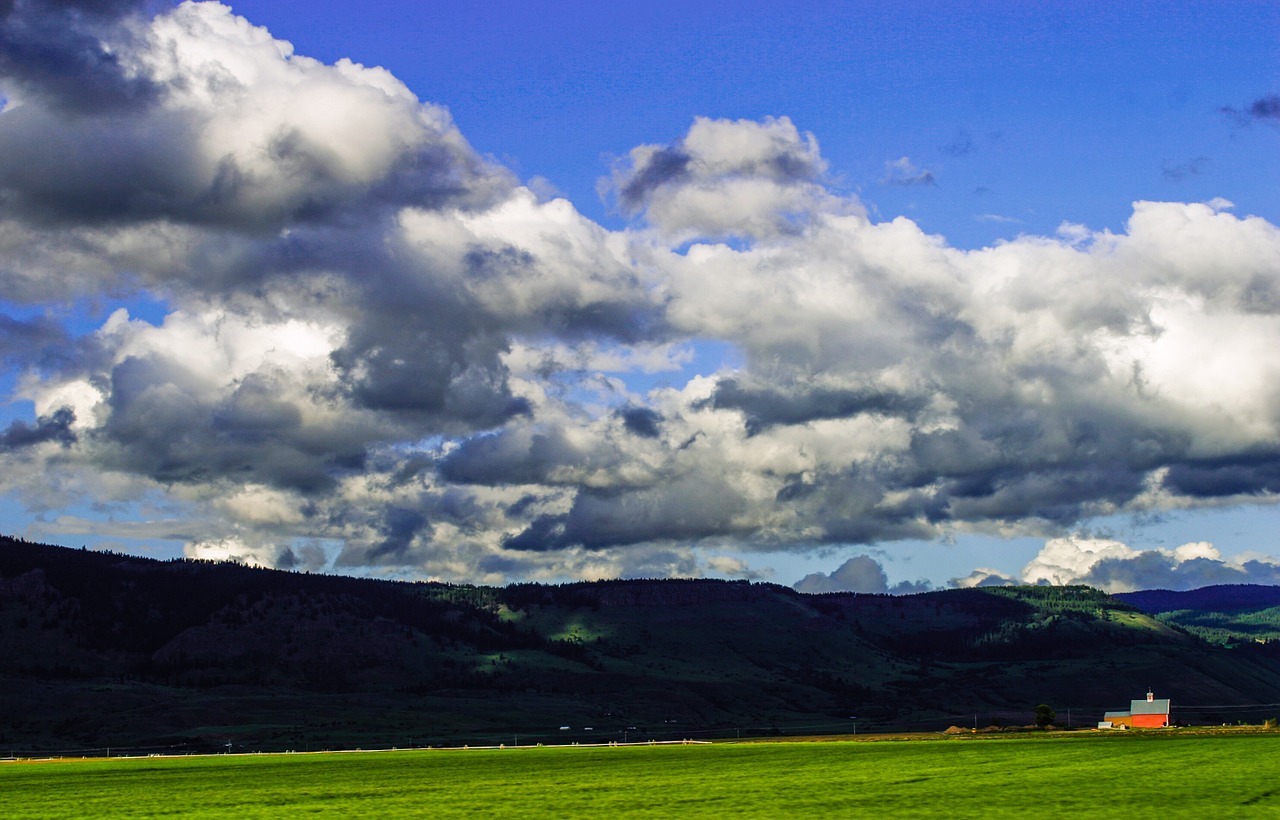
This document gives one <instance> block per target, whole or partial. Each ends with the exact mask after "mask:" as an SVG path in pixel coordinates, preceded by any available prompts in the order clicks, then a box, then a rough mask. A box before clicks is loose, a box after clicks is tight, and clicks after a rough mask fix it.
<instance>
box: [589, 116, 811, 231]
mask: <svg viewBox="0 0 1280 820" xmlns="http://www.w3.org/2000/svg"><path fill="white" fill-rule="evenodd" d="M826 170H827V165H826V162H825V160H823V159H822V156H821V154H820V153H819V150H818V141H817V139H816V138H815V137H814V136H813V134H808V133H806V134H801V133H800V131H799V130H798V129H797V128H796V126H795V125H794V124H793V123H792V122H791V120H790V119H788V118H787V117H777V118H767V119H765V120H763V121H760V122H755V121H751V120H715V119H709V118H705V117H698V118H697V119H696V120H695V121H694V123H693V125H692V127H690V129H689V131H688V133H686V134H685V135H684V137H682V138H681V139H680V140H678V141H676V142H675V143H673V144H671V145H643V146H640V147H638V148H635V149H633V150H632V151H631V153H630V155H629V156H628V157H627V159H626V161H625V162H623V163H622V164H621V165H620V166H619V167H618V168H616V169H615V171H614V175H613V180H612V189H613V190H614V191H615V192H616V196H617V200H618V204H619V205H620V206H621V207H622V209H623V211H624V212H626V213H630V214H643V215H644V216H645V218H646V219H647V220H648V221H649V222H650V223H651V224H652V225H654V226H655V227H656V228H658V229H659V230H661V231H662V232H663V233H664V234H666V235H667V236H669V237H671V238H673V239H675V240H676V241H677V242H680V241H686V240H688V239H691V238H694V237H699V236H700V237H711V238H715V237H728V236H738V237H757V238H759V237H769V236H773V235H777V234H779V233H781V234H787V233H794V232H796V231H798V230H800V228H801V227H802V226H803V224H804V223H805V221H806V219H807V217H808V215H809V214H811V213H812V212H813V211H814V210H815V208H817V207H819V206H820V205H822V204H824V203H827V202H828V196H827V194H826V191H825V189H824V188H823V186H822V182H823V179H824V177H825V175H826Z"/></svg>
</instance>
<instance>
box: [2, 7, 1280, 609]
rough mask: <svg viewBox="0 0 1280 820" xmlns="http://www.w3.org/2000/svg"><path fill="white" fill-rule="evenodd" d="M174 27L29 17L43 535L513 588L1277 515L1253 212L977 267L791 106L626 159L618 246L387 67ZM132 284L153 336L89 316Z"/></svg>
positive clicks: (1215, 210)
mask: <svg viewBox="0 0 1280 820" xmlns="http://www.w3.org/2000/svg"><path fill="white" fill-rule="evenodd" d="M147 8H148V7H145V6H143V5H140V4H134V3H127V2H119V3H111V2H107V3H89V2H81V3H76V2H68V3H59V4H36V3H25V2H20V1H19V2H13V3H9V4H8V5H5V6H3V7H2V9H0V14H2V15H3V29H2V34H0V36H3V37H4V38H5V40H4V42H5V44H7V45H9V46H12V47H11V48H6V49H4V50H3V54H4V57H3V59H2V60H0V92H2V93H3V94H4V95H5V97H6V99H8V100H9V104H8V105H7V106H6V107H5V108H4V110H3V111H0V292H3V293H5V295H6V298H7V299H9V300H10V302H11V303H20V305H21V311H16V310H15V311H13V315H12V316H4V317H0V360H2V361H3V362H4V363H5V365H6V367H8V368H9V370H8V374H9V375H10V376H11V377H12V378H11V379H10V381H9V382H6V383H10V384H12V385H13V387H12V398H15V399H23V400H28V401H30V402H31V403H32V405H34V408H35V413H34V415H33V417H32V418H31V419H30V420H25V421H20V422H14V423H12V424H11V425H10V426H9V427H8V428H6V429H5V430H4V431H3V432H0V436H3V439H2V441H3V446H0V492H4V493H6V494H9V495H10V496H12V497H16V498H19V499H21V501H22V503H24V504H25V505H26V506H27V508H28V509H30V510H33V511H35V510H38V511H40V512H42V513H46V514H47V515H46V521H63V522H64V524H65V526H66V527H71V528H81V529H83V528H85V527H92V526H97V527H98V528H99V530H100V533H101V534H102V535H112V534H113V532H111V531H112V530H114V531H116V532H114V534H116V535H119V536H122V537H123V536H125V535H127V533H126V532H125V530H127V529H128V526H129V522H128V521H126V520H125V519H126V518H127V517H128V515H130V514H136V515H139V516H141V515H142V514H143V513H141V512H139V507H138V505H143V504H145V505H147V507H146V514H147V515H150V514H152V513H155V516H154V520H155V521H158V522H178V521H180V522H182V523H181V525H180V526H179V525H177V524H173V523H163V524H160V523H157V524H156V525H155V526H156V527H157V528H158V529H154V530H149V531H153V532H164V533H168V534H169V535H172V536H175V537H181V538H182V539H183V540H184V541H185V542H187V543H188V544H190V545H191V547H190V549H191V550H192V554H193V555H201V556H228V557H229V556H239V557H240V559H241V560H249V561H256V562H261V563H272V564H276V565H281V566H283V565H289V566H307V567H312V566H319V565H320V563H324V562H328V563H327V564H326V565H327V566H332V567H338V568H341V569H343V570H349V571H370V572H386V573H402V574H406V575H408V574H411V575H414V576H416V577H433V578H444V579H450V580H470V581H483V582H501V581H503V580H509V579H516V578H538V579H563V578H572V577H606V576H609V575H623V576H653V575H667V574H697V573H700V572H706V571H715V572H720V573H722V574H738V575H742V574H744V573H747V572H749V570H748V569H746V568H744V567H738V566H736V565H733V564H732V563H731V562H728V561H725V560H721V559H716V560H714V561H712V560H711V559H708V558H706V557H705V556H706V555H711V556H713V557H714V556H716V555H721V556H722V557H723V552H724V551H725V550H732V551H733V552H734V553H735V554H741V553H742V551H744V550H745V551H750V550H777V549H795V550H811V549H815V548H819V547H824V546H830V545H847V544H880V543H887V542H891V541H894V540H896V539H907V538H911V539H920V538H924V539H927V538H935V537H939V536H941V535H944V534H948V533H954V532H957V531H979V532H1021V533H1024V534H1025V533H1039V534H1044V535H1051V534H1057V533H1061V532H1063V531H1066V530H1067V529H1068V528H1069V527H1071V526H1072V525H1074V524H1076V523H1077V522H1080V521H1083V520H1086V519H1088V518H1090V517H1093V516H1096V515H1100V514H1111V513H1115V512H1121V511H1144V510H1158V509H1161V508H1165V507H1188V506H1195V505H1197V504H1221V503H1241V502H1249V501H1259V500H1269V499H1272V498H1273V497H1274V496H1275V495H1276V494H1277V492H1280V447H1278V446H1277V444H1276V442H1277V441H1280V390H1278V389H1277V387H1276V385H1280V344H1277V342H1278V341H1280V230H1278V229H1277V228H1276V226H1275V225H1273V224H1271V223H1270V222H1268V221H1266V220H1264V219H1261V218H1258V217H1253V216H1248V215H1236V214H1234V213H1232V208H1231V206H1230V203H1227V202H1225V201H1223V200H1214V201H1212V202H1208V203H1156V202H1139V203H1136V204H1135V205H1134V206H1133V211H1132V215H1131V217H1130V219H1129V220H1128V222H1127V224H1126V225H1125V227H1124V229H1123V230H1121V231H1119V232H1110V231H1091V230H1089V229H1088V228H1086V227H1083V226H1070V225H1068V226H1064V228H1063V229H1062V230H1061V231H1059V233H1058V234H1056V235H1054V236H1043V237H1042V236H1022V237H1019V238H1018V239H1016V240H1013V241H1010V242H1005V243H1002V244H1000V245H997V246H995V247H990V248H982V249H978V250H972V251H963V250H959V249H956V248H953V247H950V246H949V245H948V244H947V242H946V241H945V239H944V238H942V237H938V236H932V235H929V234H926V233H925V232H924V231H922V230H921V229H920V228H919V226H918V225H916V224H915V223H913V222H912V221H910V220H908V219H904V218H898V219H894V220H891V221H887V222H873V221H872V220H871V219H870V218H869V217H868V215H867V213H866V211H865V209H864V208H863V207H862V206H861V205H860V203H859V202H858V200H857V199H856V198H855V197H852V196H849V195H846V194H843V193H841V192H840V191H839V190H837V188H836V186H834V185H833V184H832V182H831V180H830V179H829V178H828V168H827V163H826V160H825V159H824V158H823V157H822V154H821V151H820V149H819V144H818V141H817V138H816V137H815V136H814V135H812V134H809V133H807V132H804V131H802V130H801V129H800V128H798V127H797V125H796V124H795V123H793V122H792V121H791V120H789V119H787V118H786V117H782V116H779V117H774V118H766V119H763V120H760V121H751V120H721V119H710V118H697V119H695V120H694V121H693V123H692V124H691V125H690V127H689V129H688V131H687V132H686V133H685V134H683V135H681V136H678V137H677V138H675V139H673V140H671V141H670V142H668V143H666V144H652V145H644V146H640V147H638V148H636V149H634V150H633V151H632V152H631V153H630V154H628V155H627V157H625V158H624V159H623V160H622V161H621V162H620V163H619V164H618V166H617V167H616V168H614V169H613V174H612V176H611V178H610V179H609V181H608V182H607V183H606V185H607V187H608V188H609V189H610V190H611V191H612V192H613V196H614V198H615V201H616V204H617V206H618V207H619V209H620V210H621V211H622V212H623V213H624V214H626V215H627V216H629V217H630V219H631V222H630V223H629V224H628V225H627V226H626V227H625V228H622V229H619V230H608V229H606V228H604V227H602V226H601V225H598V224H595V223H593V222H592V221H590V220H588V219H586V218H585V217H584V216H583V215H582V214H580V213H579V212H578V211H577V210H576V209H575V208H574V207H573V205H572V204H571V203H569V202H567V201H565V200H563V199H546V198H545V197H540V196H538V195H536V194H535V193H534V192H533V191H531V190H529V189H527V188H526V187H523V186H521V185H520V184H519V183H518V182H517V181H516V180H515V178H514V177H513V176H512V174H511V173H510V172H509V171H508V170H506V169H504V168H502V167H499V166H497V165H495V164H494V163H493V162H491V161H489V160H487V159H485V158H484V157H483V156H481V155H480V154H479V153H478V152H476V151H475V150H474V149H473V148H472V147H471V146H470V144H469V143H468V142H467V141H466V139H465V138H464V136H463V135H462V134H461V133H460V132H459V131H458V129H457V127H456V126H455V125H454V123H453V122H452V120H451V118H450V117H449V114H448V112H447V110H446V109H444V108H443V107H441V106H439V105H436V104H434V103H430V102H424V101H421V100H418V99H417V98H416V97H415V95H414V94H413V93H412V92H411V91H410V90H409V89H408V88H406V87H405V86H404V85H403V84H402V83H401V82H400V81H399V80H397V79H396V78H395V77H394V76H392V75H391V74H390V73H389V72H387V71H385V70H383V69H379V68H371V67H367V66H363V65H359V64H357V63H355V62H352V61H349V60H340V61H338V62H337V63H335V64H332V65H327V64H324V63H321V62H319V61H316V60H312V59H310V58H307V57H305V56H303V55H299V54H296V53H295V51H294V49H293V47H292V46H291V45H290V44H288V43H286V42H283V41H280V40H278V39H276V38H274V37H272V35H271V34H270V33H269V32H267V31H266V30H264V29H262V28H259V27H255V26H253V25H252V24H251V23H250V22H248V21H246V20H244V19H243V18H240V17H238V16H236V15H235V14H234V13H233V12H232V11H231V9H229V8H227V7H226V6H223V5H220V4H217V3H184V4H182V5H180V6H177V7H176V8H165V9H163V10H161V11H160V13H158V14H155V15H150V14H149V13H148V10H147ZM54 66H60V67H61V68H59V70H60V71H62V74H56V73H55V72H54V71H53V67H54ZM86 73H87V74H93V75H95V76H97V77H98V80H99V81H100V82H101V83H104V84H106V86H109V87H107V88H105V90H103V91H102V92H101V94H97V96H96V99H97V102H94V101H92V100H90V99H88V97H90V96H94V95H93V94H85V95H81V94H80V92H79V91H78V90H77V89H78V88H79V86H77V84H76V83H77V81H76V80H75V78H76V77H79V76H81V75H84V74H86ZM82 97H83V98H82ZM286 100H287V101H288V104H287V105H286V104H284V101H286ZM886 171H887V173H888V174H889V177H888V178H887V179H888V181H889V182H891V183H893V184H924V183H927V182H929V181H931V180H932V174H931V173H930V172H929V171H928V170H927V169H921V168H918V167H917V166H915V165H914V164H913V163H911V161H910V160H909V159H908V158H905V157H904V158H902V159H901V160H898V161H896V162H894V163H890V164H889V167H887V168H886ZM128 294H142V295H145V296H146V297H147V298H149V299H150V300H151V302H152V303H158V304H162V305H163V306H164V308H165V310H164V312H165V315H164V316H163V318H161V319H157V320H156V321H155V322H147V321H143V320H141V319H139V318H138V317H136V316H133V315H130V314H129V312H128V311H127V310H124V309H122V310H119V311H116V312H115V313H113V314H112V315H110V316H109V317H108V318H107V319H106V320H105V321H103V323H102V324H101V326H99V327H97V328H94V329H90V330H88V331H87V332H86V331H83V330H77V331H76V332H72V331H71V330H69V329H68V328H67V327H66V326H65V325H64V323H63V322H61V321H60V320H59V319H58V313H57V307H58V306H59V305H65V304H66V303H67V302H68V301H71V300H76V299H100V298H102V297H103V296H104V295H110V296H112V297H118V296H121V295H128ZM15 317H25V318H15ZM32 317H35V318H32ZM709 346H715V347H716V349H720V350H727V351H730V354H729V355H727V356H726V358H725V363H724V364H722V365H720V366H719V367H716V366H711V367H699V368H696V369H695V368H694V367H693V366H692V365H691V362H692V361H693V360H694V359H695V357H696V355H697V354H698V352H699V351H703V350H705V349H707V347H709ZM658 372H660V373H663V374H664V378H663V379H662V381H661V382H659V383H657V385H656V386H652V387H644V388H640V387H636V386H635V385H636V384H638V383H639V382H638V380H636V379H633V378H631V377H633V376H634V375H635V374H637V373H646V374H650V373H658ZM652 382H653V380H646V384H649V383H652ZM32 475H38V476H39V480H38V481H32V480H30V478H29V477H30V476H32ZM24 476H25V477H26V478H24ZM85 502H90V503H92V504H95V505H97V508H99V509H109V510H110V511H112V512H113V513H120V515H119V516H118V517H117V518H116V520H115V521H114V522H105V523H99V524H97V525H94V524H93V523H92V522H84V521H81V522H79V523H77V522H74V521H71V520H70V519H68V518H60V517H59V513H60V512H63V511H65V510H67V509H71V508H75V507H77V506H78V505H80V504H83V503H85ZM131 505H133V506H131ZM161 516H167V517H161ZM50 526H52V525H50ZM66 531H70V529H68V530H66ZM305 544H312V545H315V544H324V545H325V547H324V549H322V550H320V551H319V552H317V551H316V550H310V549H308V551H307V552H306V554H305V555H304V554H303V547H301V546H299V545H305ZM1076 552H1077V553H1080V552H1082V550H1080V549H1077V550H1076ZM1094 552H1095V553H1096V552H1097V550H1095V551H1094ZM1090 554H1093V553H1090ZM1055 556H1057V557H1055ZM1131 557H1132V556H1129V555H1128V554H1126V553H1121V552H1116V553H1115V554H1114V555H1111V554H1107V555H1103V556H1101V557H1100V558H1099V560H1098V561H1095V562H1094V563H1093V564H1090V565H1089V569H1088V570H1087V571H1086V570H1082V569H1081V566H1082V564H1081V563H1080V560H1079V558H1078V556H1075V557H1072V554H1071V553H1067V552H1064V553H1063V554H1062V555H1058V554H1057V553H1053V554H1052V555H1050V554H1046V556H1045V562H1044V566H1045V568H1046V569H1045V573H1046V575H1045V577H1046V579H1048V578H1049V574H1051V573H1052V572H1057V573H1058V575H1057V576H1054V577H1064V578H1065V577H1077V576H1078V575H1079V574H1080V573H1082V572H1083V573H1085V574H1086V575H1087V574H1088V573H1090V572H1100V571H1101V570H1098V569H1097V568H1098V567H1104V568H1106V567H1108V566H1110V564H1108V563H1107V562H1108V561H1113V560H1114V561H1120V562H1124V561H1127V560H1129V558H1131ZM1050 559H1053V560H1054V561H1057V563H1052V562H1051V561H1050ZM1059 559H1061V560H1059ZM1068 559H1070V560H1068ZM868 560H869V559H868ZM1170 560H1172V559H1170ZM1210 560H1213V559H1210V558H1207V557H1204V556H1200V557H1193V558H1188V559H1185V560H1180V561H1179V562H1178V563H1177V564H1176V566H1177V567H1181V566H1183V565H1187V566H1197V565H1196V564H1194V562H1195V561H1210ZM317 562H320V563H317ZM1126 566H1129V564H1126ZM1053 567H1057V569H1056V570H1055V569H1053ZM856 568H857V567H851V568H849V569H847V570H846V571H844V572H843V573H841V571H839V570H838V571H837V573H833V574H832V575H831V576H825V580H824V577H819V578H817V579H815V580H812V581H810V582H809V583H810V584H811V585H812V584H817V585H821V584H830V583H839V582H840V581H839V580H838V579H837V580H836V581H832V579H833V578H834V577H835V576H836V575H840V576H841V577H843V576H845V575H849V574H850V573H852V572H853V571H854V569H856ZM862 569H864V570H867V571H869V572H870V571H871V568H870V567H867V566H865V562H864V565H863V566H862ZM871 576H874V572H871ZM871 576H866V577H864V578H863V582H862V583H864V584H865V583H871V582H872V581H874V578H872V581H868V580H867V578H870V577H871Z"/></svg>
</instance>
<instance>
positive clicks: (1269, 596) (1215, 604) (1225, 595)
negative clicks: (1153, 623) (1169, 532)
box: [1115, 584, 1280, 646]
mask: <svg viewBox="0 0 1280 820" xmlns="http://www.w3.org/2000/svg"><path fill="white" fill-rule="evenodd" d="M1115 597H1116V598H1118V599H1120V600H1122V601H1124V602H1126V603H1129V604H1132V605H1133V606H1135V607H1137V608H1138V609H1140V610H1141V611H1143V612H1145V613H1147V614H1148V615H1151V616H1153V617H1154V618H1156V619H1158V620H1160V621H1162V622H1164V623H1167V624H1171V625H1174V626H1177V627H1179V628H1181V629H1185V630H1187V631H1189V632H1191V633H1193V634H1195V635H1198V636H1199V637H1201V638H1203V639H1205V640H1207V641H1211V642H1213V643H1218V644H1223V645H1227V646H1237V645H1242V644H1249V643H1257V642H1258V641H1277V640H1280V587H1274V586H1260V585H1258V584H1222V585H1219V586H1211V587H1203V588H1201V589H1193V590H1189V591H1186V592H1173V591H1171V590H1167V589H1152V590H1144V591H1142V592H1125V593H1120V594H1118V595H1116V596H1115Z"/></svg>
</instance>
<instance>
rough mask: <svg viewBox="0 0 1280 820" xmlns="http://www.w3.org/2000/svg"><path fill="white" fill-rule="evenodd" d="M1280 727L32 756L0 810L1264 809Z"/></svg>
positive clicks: (5, 777)
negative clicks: (344, 751) (1253, 731)
mask: <svg viewBox="0 0 1280 820" xmlns="http://www.w3.org/2000/svg"><path fill="white" fill-rule="evenodd" d="M1278 752H1280V734H1239V733H1226V734H1221V735H1212V734H1190V733H1178V734H1174V733H1161V734H1159V735H1147V734H1138V733H1132V734H1123V735H1122V734H1114V735H1113V734H1108V735H1097V734H1093V733H1090V734H1087V735H1086V734H1083V733H1081V734H1078V735H1074V736H1072V735H1066V736H1038V737H991V738H984V737H962V738H946V739H932V740H923V741H911V740H899V741H883V742H864V741H857V742H855V741H849V740H845V741H824V742H789V743H741V744H715V745H689V746H683V745H680V746H634V747H621V748H607V747H605V748H590V747H576V748H575V747H570V748H550V747H548V748H522V749H510V748H509V749H503V750H498V749H471V750H456V751H454V750H450V751H446V750H415V751H399V752H385V753H364V754H359V753H357V754H315V755H305V754H296V755H288V754H285V755H250V756H213V757H190V758H137V759H116V760H101V759H100V760H75V761H58V762H17V763H6V764H3V765H0V816H3V817H6V818H58V817H98V818H104V817H162V816H181V817H218V818H225V817H228V816H230V817H282V816H297V815H304V814H309V815H317V816H335V817H336V816H343V817H359V816H369V817H373V816H377V817H393V816H420V815H429V816H432V817H463V816H466V817H486V816H487V817H508V816H534V817H536V816H555V817H581V816H588V815H621V816H627V817H658V816H663V817H667V816H673V815H678V816H681V817H713V816H715V817H719V816H726V815H730V814H732V815H738V816H756V817H766V816H767V817H778V816H837V815H838V816H851V815H852V816H856V815H860V814H864V813H865V814H871V813H876V814H888V815H897V816H910V817H992V816H1028V815H1030V816H1053V815H1063V814H1066V813H1068V812H1070V813H1072V814H1077V815H1083V816H1087V817H1126V818H1143V817H1161V818H1168V817H1204V816H1213V817H1215V818H1232V817H1261V816H1275V814H1276V813H1277V812H1280V785H1277V780H1276V777H1275V773H1276V765H1275V762H1274V761H1275V759H1276V756H1277V753H1278Z"/></svg>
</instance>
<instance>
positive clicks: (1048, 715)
mask: <svg viewBox="0 0 1280 820" xmlns="http://www.w3.org/2000/svg"><path fill="white" fill-rule="evenodd" d="M1057 722H1058V713H1057V712H1055V711H1053V707H1052V706H1050V705H1049V704H1047V703H1042V704H1040V705H1039V706H1037V707H1036V726H1038V727H1040V728H1041V729H1044V728H1047V727H1049V726H1052V725H1053V724H1055V723H1057Z"/></svg>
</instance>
